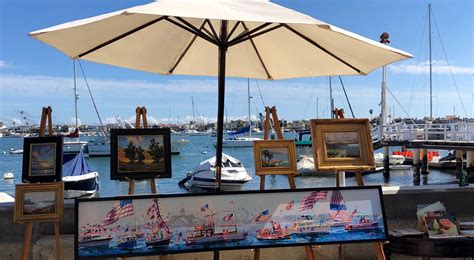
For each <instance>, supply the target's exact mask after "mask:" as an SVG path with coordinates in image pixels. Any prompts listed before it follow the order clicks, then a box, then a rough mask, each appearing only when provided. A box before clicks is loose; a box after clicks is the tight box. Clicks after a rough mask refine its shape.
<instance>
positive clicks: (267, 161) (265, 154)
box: [253, 140, 296, 175]
mask: <svg viewBox="0 0 474 260" xmlns="http://www.w3.org/2000/svg"><path fill="white" fill-rule="evenodd" d="M253 157H254V165H255V174H256V175H265V174H295V173H296V147H295V141H294V140H262V141H254V142H253Z"/></svg>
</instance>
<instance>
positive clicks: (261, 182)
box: [260, 175, 265, 190]
mask: <svg viewBox="0 0 474 260" xmlns="http://www.w3.org/2000/svg"><path fill="white" fill-rule="evenodd" d="M260 190H265V175H260Z"/></svg>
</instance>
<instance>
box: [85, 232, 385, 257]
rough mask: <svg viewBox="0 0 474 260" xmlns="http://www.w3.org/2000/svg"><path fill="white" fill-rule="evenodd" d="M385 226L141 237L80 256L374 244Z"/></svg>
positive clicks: (88, 249) (91, 250) (86, 249)
mask: <svg viewBox="0 0 474 260" xmlns="http://www.w3.org/2000/svg"><path fill="white" fill-rule="evenodd" d="M383 229H384V227H383V226H380V228H379V229H374V230H370V231H351V232H348V231H345V230H344V228H340V227H332V228H331V230H330V232H329V233H326V234H305V235H296V234H293V235H291V237H290V239H279V240H259V239H256V238H255V237H254V236H252V235H251V234H249V236H248V237H246V238H245V239H243V240H239V241H231V242H225V243H206V244H192V245H186V244H184V243H174V242H173V240H172V241H171V243H170V244H169V245H163V246H157V247H147V246H146V244H145V241H144V240H145V239H144V238H140V239H138V240H137V245H136V246H135V247H134V248H130V249H127V250H125V249H120V248H118V247H116V246H115V245H114V244H113V243H111V244H110V247H109V248H108V249H91V248H79V250H78V254H79V256H101V255H109V256H114V255H124V254H131V253H133V254H137V255H139V254H168V253H174V252H179V251H183V250H187V251H210V250H212V249H223V248H255V247H260V246H261V247H265V246H284V245H294V244H323V243H336V242H337V243H344V242H350V241H371V240H380V241H383V240H386V239H387V237H386V236H385V233H384V231H383Z"/></svg>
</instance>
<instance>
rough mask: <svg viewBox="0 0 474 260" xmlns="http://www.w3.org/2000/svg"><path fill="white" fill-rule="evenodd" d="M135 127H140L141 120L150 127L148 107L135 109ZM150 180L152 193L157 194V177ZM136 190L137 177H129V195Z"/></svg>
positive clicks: (145, 126)
mask: <svg viewBox="0 0 474 260" xmlns="http://www.w3.org/2000/svg"><path fill="white" fill-rule="evenodd" d="M135 113H136V115H135V128H140V121H143V128H147V127H148V122H147V119H146V108H145V107H137V109H136V110H135ZM148 181H149V182H150V189H151V193H153V194H156V182H155V178H153V179H149V180H148ZM134 192H135V179H129V183H128V195H133V193H134Z"/></svg>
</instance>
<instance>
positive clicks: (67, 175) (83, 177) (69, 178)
mask: <svg viewBox="0 0 474 260" xmlns="http://www.w3.org/2000/svg"><path fill="white" fill-rule="evenodd" d="M66 158H67V157H65V159H64V160H67V159H66ZM62 181H63V182H64V191H65V193H64V197H65V198H76V197H81V196H86V195H94V194H95V193H96V192H97V191H98V190H99V173H98V172H96V171H93V170H92V169H91V168H90V167H89V164H88V163H87V161H86V159H85V158H84V152H83V151H82V150H81V151H80V152H79V153H78V154H77V155H76V156H75V157H73V158H72V159H70V160H69V161H66V162H65V163H63V177H62Z"/></svg>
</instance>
